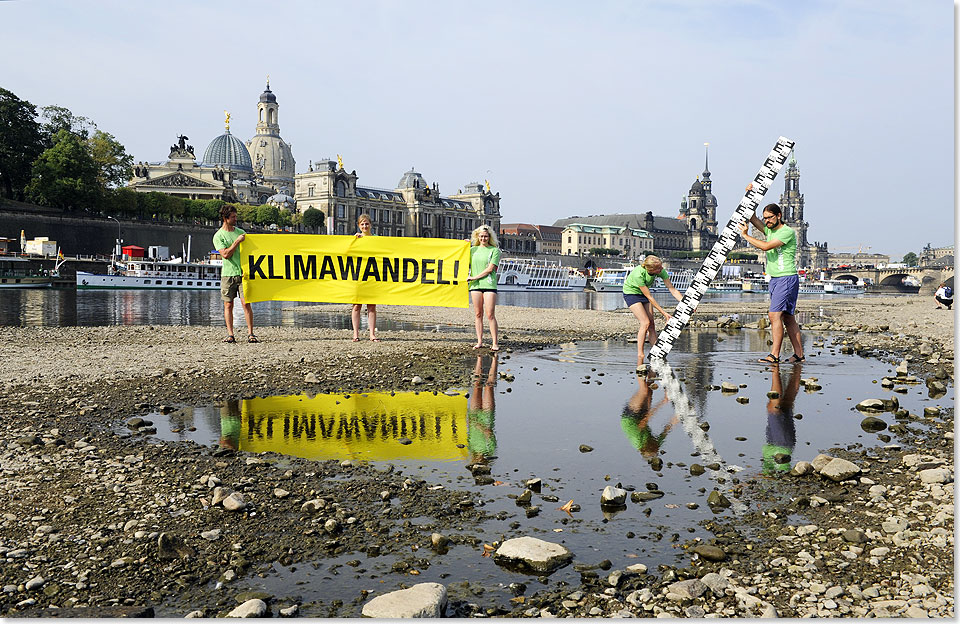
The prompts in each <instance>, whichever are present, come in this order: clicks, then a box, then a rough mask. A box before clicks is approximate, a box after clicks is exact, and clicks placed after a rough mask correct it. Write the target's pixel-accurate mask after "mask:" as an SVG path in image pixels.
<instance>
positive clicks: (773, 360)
mask: <svg viewBox="0 0 960 624" xmlns="http://www.w3.org/2000/svg"><path fill="white" fill-rule="evenodd" d="M757 361H758V362H760V363H762V364H779V363H780V358H778V357H777V356H775V355H774V354H772V353H768V354H767V355H766V357H762V358H760V359H759V360H757Z"/></svg>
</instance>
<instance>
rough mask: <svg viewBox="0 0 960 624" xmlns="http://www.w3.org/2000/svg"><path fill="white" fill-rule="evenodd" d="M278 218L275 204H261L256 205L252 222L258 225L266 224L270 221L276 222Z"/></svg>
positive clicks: (277, 209) (278, 210)
mask: <svg viewBox="0 0 960 624" xmlns="http://www.w3.org/2000/svg"><path fill="white" fill-rule="evenodd" d="M279 218H280V209H279V208H277V207H276V206H271V205H270V204H263V205H260V206H257V210H256V217H255V219H254V221H253V222H254V223H256V224H258V225H268V224H270V223H277V221H278V220H279Z"/></svg>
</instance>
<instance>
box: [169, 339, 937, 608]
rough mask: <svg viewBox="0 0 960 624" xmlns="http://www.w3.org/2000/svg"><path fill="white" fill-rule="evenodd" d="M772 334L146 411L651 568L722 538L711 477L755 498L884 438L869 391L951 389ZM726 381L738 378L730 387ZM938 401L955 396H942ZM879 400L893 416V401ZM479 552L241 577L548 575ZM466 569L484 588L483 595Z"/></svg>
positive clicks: (487, 578)
mask: <svg viewBox="0 0 960 624" xmlns="http://www.w3.org/2000/svg"><path fill="white" fill-rule="evenodd" d="M767 337H768V336H767V335H765V334H764V333H763V332H756V331H749V332H733V333H728V334H724V333H720V334H718V333H716V332H705V331H699V332H685V333H684V334H683V335H682V336H681V341H679V342H678V344H677V345H675V347H674V350H673V352H672V353H671V356H670V362H669V364H670V366H669V369H667V370H661V371H658V374H649V375H646V376H638V375H637V374H636V372H635V362H636V346H635V345H634V344H629V343H624V342H614V341H608V342H584V343H576V344H574V343H571V344H565V345H561V346H560V347H558V348H551V349H544V350H540V351H533V352H529V353H523V354H517V355H501V358H500V360H499V361H497V360H496V359H494V358H492V357H491V356H489V355H487V356H480V357H477V358H475V359H472V360H471V362H470V363H468V364H467V366H468V370H469V371H470V372H471V374H472V379H473V382H472V383H471V384H470V385H469V386H468V387H465V388H452V389H449V390H448V391H447V393H443V392H440V393H436V394H434V393H433V392H432V391H431V392H426V391H420V392H416V391H402V392H401V391H397V392H356V391H350V392H345V393H343V394H330V395H298V396H286V397H266V398H254V399H249V400H243V401H236V402H228V403H226V404H223V405H218V406H205V407H195V408H185V409H183V410H180V411H178V412H175V413H173V414H168V415H160V414H155V415H153V416H151V419H152V420H154V422H155V423H156V424H157V429H158V437H160V438H162V439H166V440H174V439H183V438H186V437H189V438H190V439H193V440H196V441H198V442H202V443H206V444H220V445H222V446H225V447H229V448H234V449H239V450H241V451H250V452H263V451H274V452H277V453H282V454H288V455H294V456H297V457H304V458H310V459H340V460H343V459H349V460H352V461H370V462H380V463H384V464H386V463H390V464H393V465H395V466H396V467H397V468H399V469H400V470H402V471H403V473H405V474H406V475H408V476H413V477H417V478H422V479H424V480H426V482H427V483H428V484H429V485H431V486H433V487H437V486H443V487H448V488H455V489H459V490H468V491H470V492H471V493H472V497H473V498H474V500H475V501H476V504H477V505H479V506H481V507H482V508H483V509H484V511H486V512H487V513H489V514H491V515H493V516H494V517H495V519H492V520H490V521H488V522H486V523H485V524H484V525H483V526H482V527H481V528H480V529H478V531H477V532H476V533H477V535H478V536H479V537H480V538H481V539H482V540H483V541H484V542H487V543H493V542H495V541H500V540H502V539H504V538H510V537H519V536H522V535H532V536H534V537H539V538H540V539H544V540H547V541H554V542H559V543H563V544H564V545H565V546H566V547H567V548H569V549H570V550H572V551H573V553H574V555H575V562H576V563H578V564H584V563H586V564H597V563H600V562H601V561H603V560H609V561H610V563H611V564H612V569H623V568H625V567H626V566H629V565H632V564H635V563H645V564H646V565H647V566H648V567H649V568H650V570H651V571H652V572H655V568H656V565H658V564H660V563H669V564H675V563H677V562H678V561H682V560H683V558H685V557H688V556H689V555H686V554H685V553H684V551H682V550H680V549H679V548H677V545H678V544H679V543H682V542H684V541H686V540H687V539H690V538H692V537H703V538H707V537H709V534H708V533H706V532H705V531H704V530H703V529H701V528H700V527H698V525H697V523H698V522H700V521H702V520H704V519H707V518H710V517H712V516H713V515H714V513H715V512H714V511H712V510H711V508H710V507H709V506H708V505H707V496H708V495H709V494H710V492H711V491H713V490H714V489H716V490H718V491H720V492H722V493H724V494H725V495H726V496H727V497H728V498H729V499H730V500H731V501H732V503H733V506H732V507H731V508H729V509H726V510H717V511H716V513H722V514H735V513H737V510H738V509H742V508H743V506H744V504H745V503H744V501H741V500H739V499H738V498H737V496H736V493H737V487H736V486H737V484H738V483H740V482H743V481H744V480H747V479H756V478H761V479H763V478H771V477H774V476H776V475H777V474H779V473H781V472H783V471H785V470H788V469H789V467H790V466H791V465H792V463H795V462H796V461H798V460H807V461H809V460H812V459H813V458H814V456H816V454H817V453H819V452H820V451H821V450H826V449H829V448H830V447H834V446H847V447H851V446H852V445H863V446H864V447H870V446H874V445H877V444H883V443H884V442H883V440H882V439H881V438H878V434H877V433H867V432H865V431H864V430H862V429H861V428H860V423H861V421H862V420H863V418H864V417H865V414H862V413H860V412H859V411H857V410H856V409H855V405H856V404H857V403H858V402H859V401H861V400H863V399H868V398H891V397H897V398H898V399H899V403H900V405H901V407H902V408H905V409H907V410H909V412H910V413H912V414H922V412H923V408H924V407H925V406H932V405H937V404H938V400H935V399H931V398H929V397H928V394H927V389H926V387H925V386H924V385H922V384H918V385H910V386H903V385H900V389H901V390H902V389H904V388H905V390H906V391H905V392H904V393H901V392H896V393H893V392H891V391H890V390H886V389H883V388H881V386H880V384H879V380H880V379H881V378H882V377H884V376H893V375H894V371H893V367H892V366H890V365H887V364H884V363H882V362H879V361H877V360H874V359H863V358H861V357H859V356H855V355H841V354H839V353H838V352H837V349H835V348H833V347H834V345H832V343H831V342H830V338H829V337H826V342H825V344H824V346H822V347H814V346H813V343H814V342H818V343H819V342H821V341H823V340H824V337H819V336H815V335H812V334H807V335H805V338H806V340H807V343H806V351H807V355H808V360H807V362H806V363H804V364H802V365H786V364H784V365H781V366H780V367H779V368H778V369H772V368H770V367H769V366H765V365H763V364H760V363H757V362H756V360H757V358H759V357H760V356H762V355H763V354H764V353H766V352H767V348H768V347H767V345H766V339H767ZM784 355H787V354H786V353H785V354H784ZM874 381H876V382H877V383H874ZM724 383H727V384H731V386H729V387H731V388H733V390H731V391H727V392H724V391H721V390H720V389H719V387H720V386H721V385H722V384H724ZM768 393H770V394H768ZM773 393H776V395H774V394H773ZM948 396H952V395H948ZM939 404H942V405H946V404H948V402H947V399H946V397H945V398H944V399H940V400H939ZM874 416H876V417H878V418H880V419H881V420H883V421H884V422H885V423H886V424H887V425H891V424H894V422H896V419H895V418H894V415H893V414H892V413H890V412H886V413H883V414H874ZM904 422H908V423H909V426H911V427H916V426H922V424H918V421H917V420H914V419H911V420H909V421H904ZM190 428H194V429H195V430H194V431H189V429H190ZM174 430H175V431H174ZM879 435H881V436H883V435H885V433H884V432H883V431H881V432H880V433H879ZM661 462H662V465H659V466H658V465H657V464H658V463H661ZM694 464H698V465H699V466H698V467H694V466H693V465H694ZM477 466H480V468H477ZM701 467H702V468H701ZM471 468H472V470H471ZM534 478H539V479H541V481H542V487H541V489H540V491H539V492H535V491H534V492H533V493H532V496H531V499H530V502H529V503H524V504H518V502H517V497H518V496H519V495H521V494H522V493H523V492H524V489H525V485H524V484H525V482H526V481H527V480H529V479H534ZM617 484H620V485H622V486H623V488H624V489H626V490H628V492H630V493H631V494H633V495H636V496H637V497H639V498H641V499H642V500H640V502H634V501H633V500H632V499H631V498H630V497H628V499H627V503H626V505H625V506H623V507H620V508H616V509H605V508H601V506H600V495H601V492H602V491H603V489H604V487H606V486H608V485H617ZM650 492H653V494H650ZM658 492H662V496H660V495H659V494H658ZM568 501H573V504H574V507H573V508H571V509H570V511H569V512H568V511H565V510H562V509H561V508H562V507H564V504H565V503H568ZM576 506H579V510H577V508H576ZM532 508H535V509H532ZM416 526H417V527H418V528H420V529H422V530H423V533H424V543H425V544H427V543H429V538H430V533H431V532H434V531H436V532H440V533H443V532H444V528H443V525H442V521H436V523H433V522H431V519H429V518H418V519H417V522H416ZM481 553H482V550H480V549H479V547H478V548H474V547H467V546H455V547H453V548H451V550H450V551H449V552H447V553H446V554H443V555H440V554H436V553H433V552H432V551H430V550H429V549H428V548H424V549H421V554H422V556H423V557H426V558H429V560H430V565H429V566H428V567H426V568H425V569H423V570H418V572H420V574H419V575H417V576H411V575H410V574H409V573H405V572H402V571H400V572H398V571H396V570H394V569H393V568H392V564H393V563H394V561H395V560H394V559H391V558H389V557H367V556H366V555H365V554H364V553H356V554H355V555H354V556H352V557H346V558H344V561H350V562H351V565H349V566H343V567H337V568H335V569H334V570H331V567H330V566H333V565H334V564H338V563H341V564H342V563H343V562H340V561H339V560H338V561H336V562H334V561H328V560H322V561H318V562H317V563H316V566H300V567H298V568H297V569H296V570H295V571H294V570H290V569H287V568H281V567H279V566H275V568H274V573H272V574H268V575H266V577H265V578H250V579H244V580H243V583H245V584H247V585H249V586H250V587H253V588H256V589H263V590H265V591H269V592H271V593H272V594H273V595H275V596H289V595H292V593H291V589H290V588H291V586H292V585H293V584H294V583H296V595H297V596H300V597H301V598H302V600H303V601H304V610H303V612H302V613H303V614H304V615H311V612H310V607H309V603H314V602H315V603H317V605H315V607H314V608H315V609H316V610H315V611H314V612H313V613H312V615H315V616H326V615H328V614H329V613H328V611H326V610H324V609H328V608H329V604H330V601H331V600H334V599H339V600H342V601H343V602H344V604H345V605H346V606H344V607H343V608H342V611H340V612H339V615H359V606H356V605H353V606H351V605H350V603H351V602H352V601H354V600H356V599H357V598H358V596H359V591H360V590H361V589H367V590H374V591H376V592H385V591H391V590H393V589H397V588H399V587H400V584H401V583H405V584H407V585H409V584H413V583H417V582H425V581H436V582H441V583H445V584H447V585H448V587H449V589H450V591H451V599H459V598H462V599H465V600H466V599H469V600H470V601H472V602H477V601H488V602H489V603H490V604H501V605H505V604H507V601H508V600H509V599H510V598H511V596H512V594H511V593H510V592H509V590H508V589H507V585H509V584H510V583H515V582H523V583H527V584H528V585H529V586H530V589H529V590H528V593H532V592H534V591H536V587H538V586H539V582H540V581H538V579H537V578H536V577H535V576H530V575H523V574H518V573H514V572H509V571H506V570H503V569H500V568H499V567H498V566H497V565H496V564H494V563H493V561H492V560H491V559H490V558H483V557H481ZM418 556H419V555H418ZM601 573H602V572H601ZM453 580H456V583H453ZM542 580H543V581H545V582H548V583H551V584H552V583H556V582H559V581H566V582H569V583H576V582H577V581H578V580H579V572H578V571H577V570H575V569H574V567H573V566H568V567H566V568H563V569H561V570H559V571H557V572H555V573H554V574H552V575H551V576H550V577H549V579H542ZM462 581H469V582H470V583H471V586H473V587H475V586H477V585H479V586H481V587H484V588H486V589H485V590H484V591H483V597H482V598H479V597H477V596H476V595H475V593H471V592H473V589H470V590H467V589H466V588H464V587H462V585H459V584H460V583H462ZM458 592H461V593H463V594H464V595H463V596H458ZM471 596H472V597H471ZM320 605H325V606H323V607H322V608H321V606H320Z"/></svg>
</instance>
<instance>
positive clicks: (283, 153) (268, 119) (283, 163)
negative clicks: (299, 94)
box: [246, 78, 296, 194]
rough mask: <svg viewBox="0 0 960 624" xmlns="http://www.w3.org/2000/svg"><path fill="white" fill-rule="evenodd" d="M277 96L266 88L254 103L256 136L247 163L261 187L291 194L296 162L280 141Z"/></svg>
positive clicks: (285, 144) (249, 146)
mask: <svg viewBox="0 0 960 624" xmlns="http://www.w3.org/2000/svg"><path fill="white" fill-rule="evenodd" d="M279 109H280V106H279V105H278V104H277V96H276V95H274V94H273V91H271V90H270V80H269V78H268V79H267V88H266V89H265V90H264V92H263V93H261V94H260V101H259V102H258V103H257V133H256V135H254V137H253V138H252V139H250V140H249V141H247V143H246V146H247V150H248V151H249V152H250V160H251V161H253V170H254V174H255V175H256V176H257V177H258V178H260V179H261V180H262V183H263V184H266V185H269V186H272V187H273V188H274V189H276V190H277V191H282V190H286V191H287V194H291V193H293V189H294V186H293V176H294V174H295V173H296V161H294V159H293V151H292V149H291V147H292V146H291V145H289V144H287V143H285V142H284V140H283V139H282V138H281V137H280V121H279Z"/></svg>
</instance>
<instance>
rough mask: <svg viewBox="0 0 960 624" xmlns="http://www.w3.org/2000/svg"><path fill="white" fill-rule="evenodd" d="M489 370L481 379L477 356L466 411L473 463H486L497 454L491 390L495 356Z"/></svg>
mask: <svg viewBox="0 0 960 624" xmlns="http://www.w3.org/2000/svg"><path fill="white" fill-rule="evenodd" d="M490 360H491V362H490V370H489V372H488V373H487V377H486V380H484V377H483V357H482V356H479V355H478V356H477V366H476V368H475V369H474V370H473V392H471V393H470V405H469V408H468V409H467V448H468V449H469V450H470V457H471V459H472V460H473V461H474V462H478V463H486V462H487V461H488V460H489V459H490V458H491V457H493V456H494V455H495V454H496V452H497V436H496V435H494V433H493V420H494V409H495V408H494V402H493V390H494V387H495V386H496V384H497V356H496V354H494V355H492V356H491V358H490Z"/></svg>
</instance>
